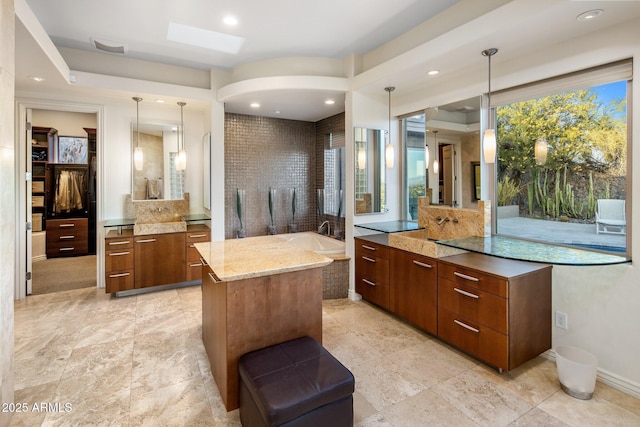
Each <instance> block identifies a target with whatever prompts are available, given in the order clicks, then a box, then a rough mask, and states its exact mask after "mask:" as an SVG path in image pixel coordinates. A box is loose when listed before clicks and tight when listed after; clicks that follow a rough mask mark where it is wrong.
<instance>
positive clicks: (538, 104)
mask: <svg viewBox="0 0 640 427" xmlns="http://www.w3.org/2000/svg"><path fill="white" fill-rule="evenodd" d="M496 129H497V140H498V204H499V205H505V204H512V203H514V204H519V205H520V208H521V209H520V210H521V211H522V212H524V214H525V215H526V214H528V215H529V216H532V217H551V218H560V219H568V218H576V219H581V220H591V219H593V218H594V216H595V209H596V208H595V206H596V203H595V201H596V199H599V198H624V196H625V195H624V193H623V194H620V191H624V185H620V182H621V181H622V182H624V179H625V176H626V163H627V123H626V99H625V98H624V97H623V98H622V99H615V100H613V101H610V102H608V103H607V104H606V105H605V104H604V103H603V102H602V101H600V100H599V97H598V93H597V92H596V91H595V90H594V89H584V90H576V91H572V92H566V93H562V94H556V95H550V96H545V97H542V98H538V99H532V100H528V101H523V102H518V103H513V104H509V105H505V106H501V107H497V108H496ZM541 138H544V139H545V140H546V141H547V144H548V154H547V157H546V161H545V162H544V163H543V164H541V165H539V164H537V163H536V159H535V155H534V147H535V143H536V141H537V140H538V139H541ZM612 183H614V184H617V185H615V188H612V187H611V185H612ZM612 193H615V194H612Z"/></svg>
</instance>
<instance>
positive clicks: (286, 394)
mask: <svg viewBox="0 0 640 427" xmlns="http://www.w3.org/2000/svg"><path fill="white" fill-rule="evenodd" d="M238 370H239V372H240V421H242V425H243V426H245V427H254V426H304V427H312V426H323V427H325V426H332V427H338V426H352V425H353V396H352V394H353V390H354V378H353V375H352V374H351V372H350V371H349V370H348V369H347V368H345V367H344V365H342V363H340V362H339V361H338V360H337V359H336V358H334V357H333V356H332V355H331V354H330V353H329V352H328V351H327V350H326V349H325V348H324V347H322V346H321V345H320V344H319V343H318V342H317V341H315V340H314V339H313V338H309V337H303V338H298V339H295V340H292V341H287V342H285V343H282V344H277V345H274V346H271V347H267V348H263V349H261V350H256V351H253V352H251V353H247V354H245V355H244V356H242V357H241V358H240V362H239V365H238Z"/></svg>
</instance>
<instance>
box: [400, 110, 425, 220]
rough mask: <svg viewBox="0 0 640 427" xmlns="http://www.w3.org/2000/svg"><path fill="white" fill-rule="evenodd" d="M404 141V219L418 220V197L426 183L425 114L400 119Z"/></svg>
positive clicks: (422, 195) (423, 194)
mask: <svg viewBox="0 0 640 427" xmlns="http://www.w3.org/2000/svg"><path fill="white" fill-rule="evenodd" d="M402 140H403V141H404V143H403V146H404V162H405V164H404V168H403V169H404V177H403V181H404V183H403V184H404V185H403V188H404V191H403V205H404V219H407V220H411V221H417V220H418V197H424V196H425V195H426V193H425V184H426V165H425V163H424V161H425V155H424V150H425V115H424V114H416V115H413V116H410V117H406V118H404V119H402Z"/></svg>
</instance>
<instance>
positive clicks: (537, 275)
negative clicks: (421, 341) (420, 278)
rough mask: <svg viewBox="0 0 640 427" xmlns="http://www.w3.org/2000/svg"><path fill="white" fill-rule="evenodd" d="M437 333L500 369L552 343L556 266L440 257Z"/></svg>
mask: <svg viewBox="0 0 640 427" xmlns="http://www.w3.org/2000/svg"><path fill="white" fill-rule="evenodd" d="M438 337H440V338H441V339H442V340H444V341H447V342H449V343H450V344H452V345H454V346H455V347H458V348H460V349H461V350H463V351H465V352H467V353H469V354H471V355H473V356H475V357H477V358H478V359H481V360H483V361H484V362H486V363H487V364H489V365H492V366H495V367H496V368H498V369H500V370H511V369H514V368H516V367H518V366H519V365H521V364H522V363H524V362H526V361H527V360H530V359H532V358H534V357H536V356H537V355H539V354H540V353H542V352H544V351H546V350H548V349H549V348H551V266H549V265H545V264H535V263H528V262H522V261H515V260H508V259H503V258H497V257H492V256H488V255H483V254H478V253H471V252H470V253H464V254H460V255H454V256H450V257H445V258H440V259H439V260H438Z"/></svg>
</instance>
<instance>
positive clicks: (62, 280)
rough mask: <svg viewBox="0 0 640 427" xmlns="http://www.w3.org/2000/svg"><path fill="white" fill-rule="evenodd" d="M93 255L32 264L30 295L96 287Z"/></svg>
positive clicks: (95, 267)
mask: <svg viewBox="0 0 640 427" xmlns="http://www.w3.org/2000/svg"><path fill="white" fill-rule="evenodd" d="M96 269H97V260H96V256H95V255H87V256H79V257H66V258H51V259H47V260H44V261H37V262H34V263H33V266H32V272H33V276H32V277H33V280H32V282H31V284H32V295H41V294H49V293H52V292H61V291H69V290H72V289H80V288H89V287H92V286H96Z"/></svg>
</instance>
